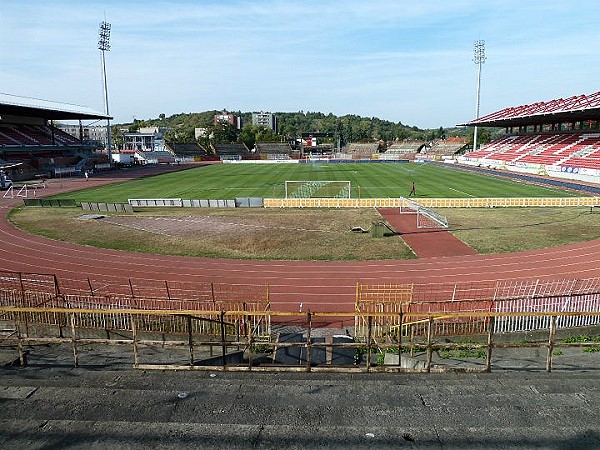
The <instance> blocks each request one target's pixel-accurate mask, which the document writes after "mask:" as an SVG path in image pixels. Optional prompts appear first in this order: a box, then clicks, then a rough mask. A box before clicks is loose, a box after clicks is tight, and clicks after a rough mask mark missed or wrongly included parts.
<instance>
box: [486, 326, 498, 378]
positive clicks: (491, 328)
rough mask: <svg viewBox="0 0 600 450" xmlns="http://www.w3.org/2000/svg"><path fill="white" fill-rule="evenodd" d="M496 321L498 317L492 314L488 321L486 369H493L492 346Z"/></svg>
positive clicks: (487, 370)
mask: <svg viewBox="0 0 600 450" xmlns="http://www.w3.org/2000/svg"><path fill="white" fill-rule="evenodd" d="M495 323H496V317H495V316H490V319H489V321H488V338H487V355H486V358H485V371H486V372H488V373H489V372H491V371H492V347H493V346H494V327H495Z"/></svg>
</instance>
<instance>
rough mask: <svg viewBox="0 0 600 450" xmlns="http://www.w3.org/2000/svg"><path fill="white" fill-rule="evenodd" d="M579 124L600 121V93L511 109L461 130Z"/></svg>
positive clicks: (476, 120) (488, 115)
mask: <svg viewBox="0 0 600 450" xmlns="http://www.w3.org/2000/svg"><path fill="white" fill-rule="evenodd" d="M579 120H600V92H596V93H594V94H590V95H585V94H581V95H574V96H573V97H569V98H566V99H563V98H559V99H555V100H550V101H546V102H537V103H532V104H530V105H521V106H511V107H509V108H504V109H501V110H499V111H496V112H493V113H491V114H487V115H485V116H483V117H479V118H478V119H473V120H471V121H470V122H467V123H463V124H459V125H458V126H488V127H508V126H521V125H538V124H547V123H556V122H573V121H579Z"/></svg>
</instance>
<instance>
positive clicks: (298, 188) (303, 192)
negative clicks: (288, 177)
mask: <svg viewBox="0 0 600 450" xmlns="http://www.w3.org/2000/svg"><path fill="white" fill-rule="evenodd" d="M350 193H351V183H350V181H286V182H285V198H350Z"/></svg>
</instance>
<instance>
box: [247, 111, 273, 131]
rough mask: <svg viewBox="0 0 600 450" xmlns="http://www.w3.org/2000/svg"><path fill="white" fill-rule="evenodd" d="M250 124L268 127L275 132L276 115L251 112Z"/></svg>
mask: <svg viewBox="0 0 600 450" xmlns="http://www.w3.org/2000/svg"><path fill="white" fill-rule="evenodd" d="M252 125H259V126H262V127H265V128H269V129H271V130H272V131H273V133H277V116H276V115H275V114H271V113H265V112H260V113H252Z"/></svg>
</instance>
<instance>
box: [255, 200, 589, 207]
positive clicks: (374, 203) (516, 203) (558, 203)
mask: <svg viewBox="0 0 600 450" xmlns="http://www.w3.org/2000/svg"><path fill="white" fill-rule="evenodd" d="M410 201H411V202H412V203H418V204H419V205H420V206H424V207H426V208H509V207H513V208H515V207H516V208H528V207H566V206H589V207H592V206H600V197H514V198H417V199H411V200H410ZM401 206H404V207H406V206H408V203H407V200H406V199H404V198H361V199H358V198H265V199H264V207H265V208H400V207H401Z"/></svg>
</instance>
